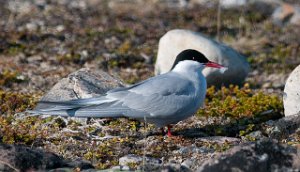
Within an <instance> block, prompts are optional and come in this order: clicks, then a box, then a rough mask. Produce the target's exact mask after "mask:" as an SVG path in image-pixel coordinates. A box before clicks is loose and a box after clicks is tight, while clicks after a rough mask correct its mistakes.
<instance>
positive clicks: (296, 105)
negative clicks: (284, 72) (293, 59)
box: [283, 65, 300, 116]
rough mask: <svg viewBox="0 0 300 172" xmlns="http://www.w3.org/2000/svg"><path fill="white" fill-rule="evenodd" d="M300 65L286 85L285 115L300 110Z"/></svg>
mask: <svg viewBox="0 0 300 172" xmlns="http://www.w3.org/2000/svg"><path fill="white" fill-rule="evenodd" d="M299 85H300V65H299V66H298V67H296V69H294V71H293V72H292V73H291V74H290V76H289V77H288V79H287V81H286V84H285V87H284V96H283V104H284V115H285V116H290V115H294V114H296V113H298V112H300V88H299Z"/></svg>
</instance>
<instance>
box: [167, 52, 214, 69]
mask: <svg viewBox="0 0 300 172" xmlns="http://www.w3.org/2000/svg"><path fill="white" fill-rule="evenodd" d="M183 60H193V61H197V62H199V63H202V64H205V63H208V62H209V60H208V59H207V58H206V57H205V56H204V55H203V54H202V53H200V52H199V51H196V50H192V49H187V50H183V51H182V52H181V53H179V54H178V55H177V57H176V60H175V62H174V64H173V66H172V68H171V70H172V69H173V68H174V67H175V66H176V65H177V64H178V63H179V62H180V61H183Z"/></svg>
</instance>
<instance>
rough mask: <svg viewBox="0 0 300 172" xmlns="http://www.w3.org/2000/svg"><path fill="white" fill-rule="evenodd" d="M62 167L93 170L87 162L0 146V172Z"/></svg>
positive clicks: (19, 146)
mask: <svg viewBox="0 0 300 172" xmlns="http://www.w3.org/2000/svg"><path fill="white" fill-rule="evenodd" d="M63 167H72V168H74V167H79V168H81V169H88V168H93V166H92V165H91V164H90V163H88V162H83V161H67V160H64V159H63V158H62V157H60V156H58V155H56V154H54V153H50V152H45V151H43V150H40V149H31V148H28V147H25V146H21V145H7V144H0V171H9V170H10V171H15V170H19V171H36V170H46V169H47V170H50V169H56V168H63Z"/></svg>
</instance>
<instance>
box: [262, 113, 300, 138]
mask: <svg viewBox="0 0 300 172" xmlns="http://www.w3.org/2000/svg"><path fill="white" fill-rule="evenodd" d="M299 126H300V113H298V114H295V115H291V116H286V117H284V118H281V119H279V120H277V121H272V120H270V121H267V122H266V123H265V127H264V131H263V132H264V133H265V134H267V135H268V137H270V138H272V139H285V138H287V137H288V136H289V135H290V134H293V133H295V132H296V130H297V129H298V128H299Z"/></svg>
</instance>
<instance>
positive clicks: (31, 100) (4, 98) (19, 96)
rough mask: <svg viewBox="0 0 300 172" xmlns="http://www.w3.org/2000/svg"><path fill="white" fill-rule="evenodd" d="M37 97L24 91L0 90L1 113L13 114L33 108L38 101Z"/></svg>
mask: <svg viewBox="0 0 300 172" xmlns="http://www.w3.org/2000/svg"><path fill="white" fill-rule="evenodd" d="M37 97H38V96H37V95H35V96H32V95H29V94H24V93H17V92H5V91H1V90H0V114H13V113H16V112H23V111H25V110H26V109H28V108H32V107H33V106H34V105H35V103H36V101H37Z"/></svg>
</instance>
